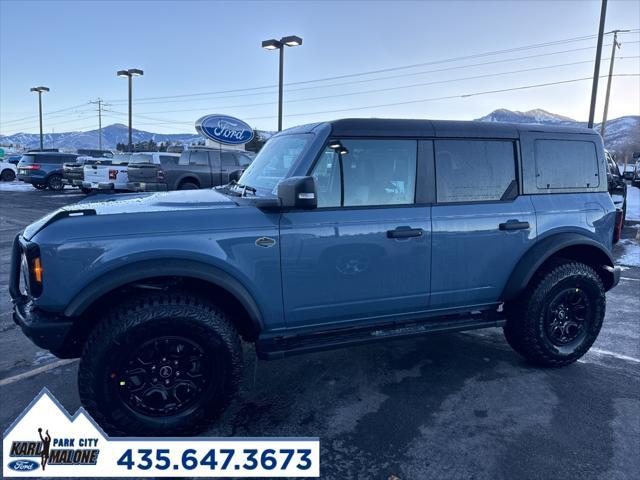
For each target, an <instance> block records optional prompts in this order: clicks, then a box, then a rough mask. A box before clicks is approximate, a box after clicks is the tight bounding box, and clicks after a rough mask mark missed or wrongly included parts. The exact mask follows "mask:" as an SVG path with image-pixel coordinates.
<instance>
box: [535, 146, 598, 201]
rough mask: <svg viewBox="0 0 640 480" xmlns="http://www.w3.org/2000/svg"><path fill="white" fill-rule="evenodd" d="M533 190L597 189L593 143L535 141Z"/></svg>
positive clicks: (596, 163)
mask: <svg viewBox="0 0 640 480" xmlns="http://www.w3.org/2000/svg"><path fill="white" fill-rule="evenodd" d="M534 158H535V164H536V187H538V188H539V189H554V188H585V187H597V186H598V185H600V179H599V177H598V156H597V153H596V146H595V144H594V143H593V142H588V141H582V140H536V141H535V142H534Z"/></svg>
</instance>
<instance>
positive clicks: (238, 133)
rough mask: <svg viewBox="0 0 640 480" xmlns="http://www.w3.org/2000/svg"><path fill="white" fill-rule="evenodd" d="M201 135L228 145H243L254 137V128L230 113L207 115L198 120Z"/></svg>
mask: <svg viewBox="0 0 640 480" xmlns="http://www.w3.org/2000/svg"><path fill="white" fill-rule="evenodd" d="M196 130H197V131H198V133H199V134H200V135H203V136H204V137H206V138H208V139H210V140H214V141H216V142H220V143H226V144H228V145H243V144H245V143H247V142H249V141H251V139H252V138H253V130H252V128H251V127H250V126H249V125H247V124H246V123H244V122H243V121H242V120H239V119H237V118H234V117H230V116H228V115H207V116H205V117H202V118H200V119H199V120H198V121H197V122H196Z"/></svg>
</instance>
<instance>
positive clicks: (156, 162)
mask: <svg viewBox="0 0 640 480" xmlns="http://www.w3.org/2000/svg"><path fill="white" fill-rule="evenodd" d="M179 158H180V154H178V153H164V152H154V153H134V154H133V155H132V156H131V160H130V161H129V171H128V172H127V174H128V177H129V182H128V183H127V189H128V190H132V191H147V192H151V191H160V190H167V178H166V172H167V171H168V170H171V171H175V167H176V166H177V164H178V160H179Z"/></svg>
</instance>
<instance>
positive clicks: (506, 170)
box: [431, 139, 536, 310]
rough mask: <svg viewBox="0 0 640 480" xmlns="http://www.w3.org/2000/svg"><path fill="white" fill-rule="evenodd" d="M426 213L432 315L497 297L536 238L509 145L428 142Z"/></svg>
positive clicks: (498, 142)
mask: <svg viewBox="0 0 640 480" xmlns="http://www.w3.org/2000/svg"><path fill="white" fill-rule="evenodd" d="M434 145H435V149H434V150H435V172H436V192H437V193H436V198H437V202H436V204H434V206H433V209H432V221H433V246H432V248H433V256H432V258H433V263H432V275H431V280H432V289H431V307H432V309H434V310H446V309H450V308H452V309H458V308H465V307H469V308H473V307H481V306H484V305H488V304H494V303H496V302H498V301H499V300H500V296H501V294H502V291H503V289H504V287H505V285H506V283H507V281H508V278H509V275H510V274H511V272H512V271H513V269H514V267H515V265H516V263H517V262H518V260H519V259H520V258H522V255H523V254H524V253H525V252H526V251H527V250H528V249H529V248H530V247H531V246H532V245H533V243H534V242H535V240H536V217H535V212H534V209H533V204H532V202H531V198H530V197H529V196H522V195H520V194H519V191H520V188H519V182H518V175H517V174H516V172H517V171H518V168H517V144H516V142H515V140H463V139H452V140H435V141H434Z"/></svg>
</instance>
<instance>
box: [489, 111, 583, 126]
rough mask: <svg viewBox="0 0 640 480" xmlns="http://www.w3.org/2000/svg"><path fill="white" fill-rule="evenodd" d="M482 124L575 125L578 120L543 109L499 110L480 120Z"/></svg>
mask: <svg viewBox="0 0 640 480" xmlns="http://www.w3.org/2000/svg"><path fill="white" fill-rule="evenodd" d="M476 120H479V121H481V122H507V123H547V124H549V123H553V124H556V125H573V124H575V123H577V121H576V120H574V119H573V118H569V117H564V116H562V115H557V114H555V113H551V112H547V111H546V110H542V109H541V108H536V109H534V110H528V111H526V112H519V111H517V110H516V111H512V110H507V109H506V108H499V109H498V110H494V111H493V112H491V113H490V114H489V115H485V116H484V117H481V118H478V119H476Z"/></svg>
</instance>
